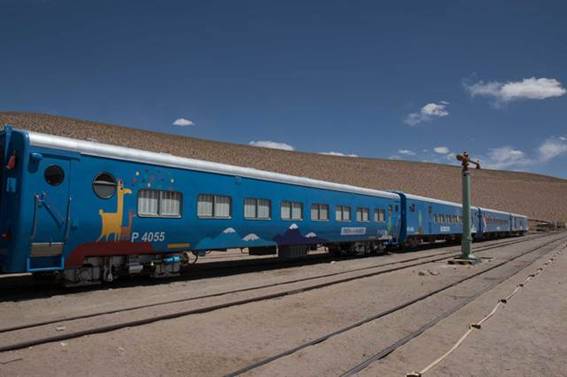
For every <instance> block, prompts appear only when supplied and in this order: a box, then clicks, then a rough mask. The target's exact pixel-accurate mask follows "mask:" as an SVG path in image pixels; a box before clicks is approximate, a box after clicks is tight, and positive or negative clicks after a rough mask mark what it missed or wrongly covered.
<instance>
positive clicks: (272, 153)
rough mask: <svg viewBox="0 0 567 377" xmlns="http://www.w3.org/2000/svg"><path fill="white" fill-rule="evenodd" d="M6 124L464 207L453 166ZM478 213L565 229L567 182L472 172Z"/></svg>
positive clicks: (51, 124)
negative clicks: (511, 215)
mask: <svg viewBox="0 0 567 377" xmlns="http://www.w3.org/2000/svg"><path fill="white" fill-rule="evenodd" d="M6 123H9V124H11V125H13V126H15V127H17V128H22V129H27V130H31V131H36V132H43V133H48V134H54V135H60V136H67V137H73V138H79V139H89V140H96V141H99V142H101V143H107V144H115V145H121V146H128V147H132V148H139V149H144V150H151V151H155V152H164V153H171V154H174V155H179V156H184V157H190V158H196V159H202V160H209V161H216V162H223V163H227V164H232V165H238V166H249V167H254V168H257V169H263V170H270V171H276V172H280V173H286V174H292V175H299V176H306V177H311V178H317V179H323V180H328V181H333V182H339V183H347V184H351V185H356V186H362V187H369V188H375V189H382V190H401V191H405V192H409V193H413V194H418V195H425V196H430V197H433V198H438V199H445V200H451V201H460V200H461V176H460V168H459V167H455V166H449V165H440V164H433V163H423V162H413V161H397V160H381V159H373V158H353V157H338V156H328V155H321V154H315V153H304V152H289V151H282V150H275V149H266V148H259V147H252V146H248V145H239V144H230V143H222V142H216V141H209V140H202V139H196V138H191V137H184V136H179V135H169V134H162V133H157V132H150V131H142V130H138V129H134V128H127V127H122V126H116V125H109V124H102V123H97V122H92V121H86V120H80V119H73V118H68V117H62V116H54V115H47V114H36V113H23V112H0V126H3V125H4V124H6ZM473 205H476V206H483V207H490V208H494V209H500V210H504V211H511V212H517V213H521V214H526V215H528V216H529V217H531V218H536V219H542V220H552V221H557V220H563V221H565V220H567V180H565V179H560V178H556V177H549V176H544V175H539V174H531V173H517V172H508V171H498V170H474V171H473Z"/></svg>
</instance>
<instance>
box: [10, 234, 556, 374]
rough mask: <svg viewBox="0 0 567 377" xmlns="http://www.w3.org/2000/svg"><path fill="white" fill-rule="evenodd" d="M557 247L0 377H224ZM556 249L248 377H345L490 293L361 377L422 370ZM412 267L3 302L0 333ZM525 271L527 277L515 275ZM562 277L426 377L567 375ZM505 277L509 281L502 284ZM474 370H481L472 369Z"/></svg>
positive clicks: (17, 360)
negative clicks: (293, 282) (108, 311)
mask: <svg viewBox="0 0 567 377" xmlns="http://www.w3.org/2000/svg"><path fill="white" fill-rule="evenodd" d="M551 239H563V247H565V240H566V234H554V235H550V236H547V237H545V238H544V239H532V240H528V241H526V242H523V243H521V244H516V245H509V246H502V247H500V248H498V249H495V250H492V251H490V252H487V254H489V255H490V256H492V257H493V259H491V260H487V261H485V263H484V264H482V265H479V266H475V267H469V266H449V265H448V264H447V263H445V262H435V263H430V264H428V265H424V266H420V267H416V268H409V269H405V270H400V271H396V272H391V273H388V274H384V275H377V276H373V277H368V278H364V279H359V280H354V281H350V282H348V283H341V284H337V285H332V286H329V287H326V288H322V289H317V290H312V291H305V292H299V293H297V294H293V295H289V296H285V297H282V298H278V299H274V300H267V301H261V302H256V303H252V304H246V305H241V306H234V307H230V308H227V309H223V310H217V311H213V312H209V313H205V314H198V315H191V316H186V317H181V318H176V319H172V320H167V321H160V322H156V323H153V324H150V325H145V326H140V327H131V328H126V329H122V330H118V331H113V332H109V333H103V334H98V335H91V336H86V337H81V338H76V339H71V340H68V341H64V342H55V343H48V344H45V345H40V346H35V347H31V348H27V349H22V350H19V351H12V352H5V353H0V376H116V375H121V376H203V375H215V376H216V375H219V376H220V375H224V374H226V373H230V372H233V371H235V370H237V369H239V368H241V367H243V366H245V365H247V364H249V363H250V362H253V361H257V360H260V359H262V358H265V357H269V356H271V355H274V354H277V353H279V352H282V351H285V350H287V349H289V348H291V347H294V346H296V345H298V344H301V343H303V342H305V341H308V340H312V339H315V338H317V337H319V336H321V335H323V334H325V333H328V332H330V331H334V330H337V329H339V328H341V327H344V326H347V325H349V324H352V323H353V322H356V321H359V320H361V319H364V318H367V317H369V316H371V315H373V314H375V313H376V312H379V311H383V310H386V309H388V308H391V307H393V306H395V305H396V304H399V303H402V302H405V301H406V300H408V299H411V298H415V297H417V296H419V295H421V294H424V293H427V292H429V291H431V290H433V289H435V288H438V287H440V286H442V285H444V284H447V283H449V282H453V281H455V280H457V279H459V278H462V277H463V276H468V275H470V274H473V273H475V272H477V271H478V270H479V269H485V268H489V267H490V266H491V265H494V264H496V263H498V262H499V261H503V260H506V259H508V258H510V257H511V256H513V255H517V254H518V253H521V252H523V251H527V250H530V249H532V248H534V247H536V246H538V245H541V244H543V243H544V242H546V240H547V241H549V240H551ZM557 245H558V244H556V245H551V246H548V247H547V248H546V249H545V250H542V251H539V252H538V253H534V254H530V255H526V256H523V257H521V258H519V259H517V260H515V261H514V262H513V263H509V264H507V265H505V266H503V267H501V268H497V269H494V270H492V271H490V272H488V273H486V275H483V277H482V278H478V279H476V278H475V279H472V280H469V281H468V282H466V283H463V284H461V285H458V286H456V287H454V288H451V289H450V290H447V291H445V292H443V294H440V295H436V296H434V297H432V298H430V299H427V300H424V301H422V302H420V303H418V304H415V305H412V306H411V307H408V308H406V309H404V310H401V311H399V312H396V313H395V314H393V315H390V316H386V317H384V318H381V319H379V320H376V321H372V322H370V323H368V324H365V325H362V326H359V327H357V328H355V329H353V330H351V331H348V332H345V333H343V334H341V335H338V336H336V337H333V338H330V339H328V340H327V341H325V342H322V343H320V344H317V345H316V346H313V347H308V348H305V349H303V350H302V351H300V352H297V353H295V354H293V355H290V356H287V357H284V358H281V359H279V360H277V361H275V362H274V363H271V364H268V365H266V366H264V367H261V368H259V369H256V370H254V371H252V372H251V373H249V374H250V375H257V376H322V375H325V376H327V375H329V376H332V375H340V374H341V373H342V372H344V371H345V370H347V369H349V368H350V367H352V366H353V365H355V364H356V363H358V362H360V361H361V360H363V359H364V358H365V357H367V356H368V355H371V354H372V353H374V352H376V351H378V350H380V349H381V348H382V347H384V346H385V345H389V344H391V343H392V342H393V341H395V340H397V339H399V338H400V337H401V336H404V335H407V334H408V333H409V332H411V331H413V330H415V329H416V328H419V327H420V326H421V325H423V323H425V322H427V321H429V320H430V319H432V318H435V317H436V316H437V315H439V313H440V312H443V311H445V310H450V309H451V308H452V307H454V306H455V305H458V304H459V303H461V302H463V300H464V299H466V298H467V297H470V296H471V295H473V294H475V293H476V292H478V291H479V290H481V289H485V288H491V287H494V289H492V290H490V291H489V292H488V293H486V294H485V295H483V296H481V297H480V298H478V299H477V300H475V301H474V302H473V303H471V304H469V305H467V306H465V307H464V308H462V309H461V310H459V311H458V312H456V313H455V314H453V315H451V316H450V317H449V318H447V319H446V320H444V321H442V322H441V323H440V324H439V325H438V326H435V327H434V328H432V329H431V330H430V331H428V332H426V333H425V334H423V336H422V337H419V338H417V339H416V340H414V341H412V342H410V343H408V344H407V345H406V346H404V347H403V348H401V349H399V350H398V351H396V352H394V353H393V354H391V355H390V356H389V357H388V358H386V359H385V360H383V361H381V362H377V363H375V364H373V365H371V367H370V368H369V369H367V370H365V371H363V372H362V373H361V374H362V375H365V376H366V375H368V376H374V375H380V376H382V375H386V376H403V375H405V373H407V372H410V371H412V370H414V369H420V368H422V367H423V366H425V365H426V364H427V363H429V362H430V361H431V360H433V359H434V358H436V357H437V356H439V355H440V354H441V353H442V352H444V351H445V350H447V349H448V347H450V345H451V343H452V342H454V341H455V340H456V339H458V337H459V336H460V335H461V334H462V332H463V331H464V326H465V325H464V324H466V323H469V322H471V321H473V319H477V320H478V319H479V318H480V316H481V315H482V314H485V313H486V312H487V311H489V310H490V308H491V305H493V304H494V303H495V301H496V300H497V299H498V298H500V297H502V295H504V294H505V293H508V292H509V291H511V289H513V287H514V285H515V284H517V283H518V281H520V280H521V279H524V278H525V276H526V275H527V274H529V273H530V272H533V271H534V270H535V269H536V268H537V266H538V265H540V264H541V263H543V262H545V260H546V259H545V258H540V259H537V257H538V256H543V255H547V254H549V253H550V252H551V251H552V250H554V249H556V247H557ZM453 249H455V248H453ZM439 251H441V250H439V249H437V250H434V251H427V252H430V253H433V252H439ZM413 256H415V255H409V254H395V255H391V256H384V257H376V258H365V259H355V260H346V261H337V262H336V263H324V264H318V265H313V266H302V267H293V268H289V269H282V270H275V271H263V272H254V273H248V274H242V275H234V276H227V277H222V278H211V279H202V280H197V281H188V282H175V283H167V284H158V285H151V286H136V287H128V288H118V289H107V290H95V291H87V292H81V293H76V294H69V295H56V296H49V297H44V298H37V299H34V300H20V301H7V302H3V303H0V317H1V318H3V321H2V326H1V327H7V326H9V325H13V324H18V323H20V324H21V323H25V322H27V321H31V320H37V319H45V318H53V316H54V315H57V313H58V312H59V313H61V312H64V313H67V312H69V311H70V312H72V313H73V314H76V313H81V312H88V311H92V310H98V309H105V308H109V307H118V306H121V305H129V304H132V303H139V302H151V301H159V300H164V299H168V298H174V297H180V296H182V295H186V296H187V295H197V294H202V293H212V292H218V291H222V290H225V289H227V288H232V289H234V288H239V287H244V286H251V285H254V284H262V283H266V282H274V281H283V280H286V279H291V278H295V277H300V276H311V275H312V274H319V273H323V272H329V271H337V270H348V269H351V268H353V267H364V266H370V265H373V264H381V263H386V262H388V261H390V260H389V258H392V260H396V259H398V260H399V259H400V258H402V259H403V258H409V257H413ZM534 260H537V262H536V264H534V265H531V266H530V263H531V262H533V261H534ZM524 267H525V270H522V271H521V272H520V273H518V274H516V275H513V274H514V273H515V272H516V271H517V270H518V269H521V268H524ZM566 267H567V250H565V252H564V253H563V254H562V255H561V256H560V257H559V258H558V259H557V261H556V262H555V263H554V264H552V265H550V266H549V267H548V269H547V270H546V272H545V273H544V274H542V275H541V276H539V277H538V278H537V279H534V280H533V281H532V282H531V283H530V284H529V285H528V286H527V287H526V288H525V290H524V291H522V292H521V293H520V294H519V295H517V296H515V297H514V299H513V301H511V302H510V303H509V304H508V306H506V308H505V310H503V311H501V312H499V313H498V314H497V315H496V316H495V317H493V318H492V319H490V320H489V322H488V323H487V324H486V327H485V328H483V330H481V332H479V333H478V334H474V335H475V336H473V337H471V338H469V339H468V340H467V342H466V343H465V344H464V345H463V346H462V348H461V349H459V350H458V352H456V353H455V354H454V355H451V357H450V358H449V359H447V360H446V361H445V362H444V363H443V364H442V365H440V366H439V367H438V368H437V369H435V370H433V371H432V372H431V374H430V375H432V376H435V375H441V376H463V375H464V376H469V375H470V376H500V375H514V376H518V375H520V376H522V375H526V376H528V375H531V376H533V375H537V376H561V375H562V374H561V373H564V372H563V371H562V370H561V367H562V366H563V364H564V363H563V361H564V360H565V357H566V356H567V348H566V344H567V342H565V339H567V338H566V335H567V334H566V333H565V328H564V322H565V319H567V318H566V317H565V316H566V313H567V310H566V309H567V298H566V297H567V296H565V295H564V293H565V292H564V291H565V290H564V285H565V284H567V280H566V279H567V278H566V277H565V274H564V271H565V268H566ZM510 276H511V277H510ZM507 277H510V278H509V279H508V280H506V281H505V282H504V283H502V284H498V282H499V281H500V280H501V279H503V278H507ZM22 317H25V318H24V319H21V318H22ZM55 326H56V325H53V327H55ZM54 331H55V330H54ZM465 355H470V356H471V360H474V362H473V361H471V362H467V363H463V362H462V359H463V358H464V357H465ZM478 360H482V363H477V362H476V361H478ZM536 371H539V372H538V373H535V372H536ZM563 375H565V374H563Z"/></svg>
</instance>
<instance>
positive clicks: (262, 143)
mask: <svg viewBox="0 0 567 377" xmlns="http://www.w3.org/2000/svg"><path fill="white" fill-rule="evenodd" d="M249 144H250V145H252V146H254V147H263V148H272V149H282V150H284V151H293V150H295V148H294V147H292V146H291V145H289V144H286V143H279V142H276V141H270V140H252V141H251V142H250V143H249Z"/></svg>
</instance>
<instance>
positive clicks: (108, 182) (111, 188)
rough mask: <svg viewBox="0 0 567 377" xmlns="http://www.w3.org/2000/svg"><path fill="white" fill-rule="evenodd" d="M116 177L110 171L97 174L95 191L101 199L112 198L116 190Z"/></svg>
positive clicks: (94, 184)
mask: <svg viewBox="0 0 567 377" xmlns="http://www.w3.org/2000/svg"><path fill="white" fill-rule="evenodd" d="M116 186H117V184H116V179H115V178H114V177H113V176H112V175H111V174H109V173H101V174H99V175H97V176H96V177H95V179H94V181H93V191H94V193H95V194H96V196H98V197H99V198H101V199H110V198H112V197H113V196H114V193H115V192H116Z"/></svg>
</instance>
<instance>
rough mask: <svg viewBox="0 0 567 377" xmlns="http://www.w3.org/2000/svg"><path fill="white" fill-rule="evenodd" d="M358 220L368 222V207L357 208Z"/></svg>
mask: <svg viewBox="0 0 567 377" xmlns="http://www.w3.org/2000/svg"><path fill="white" fill-rule="evenodd" d="M356 221H359V222H367V221H368V208H357V209H356Z"/></svg>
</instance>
